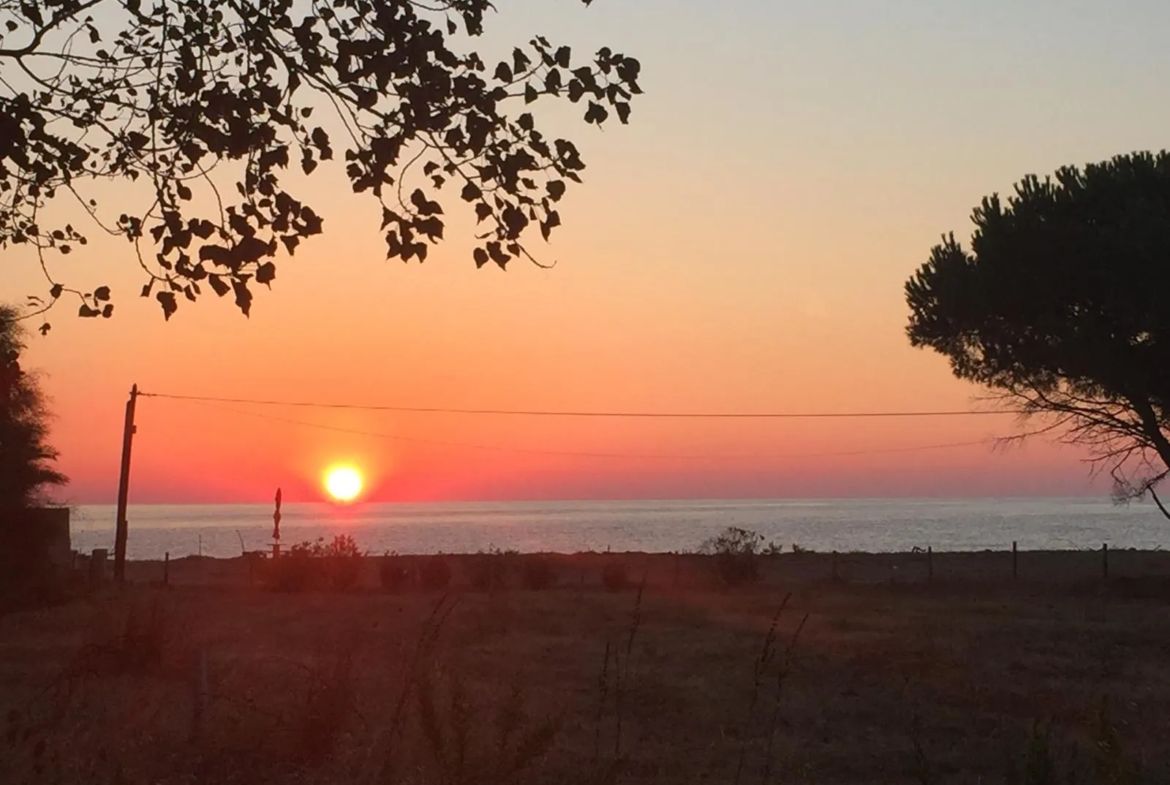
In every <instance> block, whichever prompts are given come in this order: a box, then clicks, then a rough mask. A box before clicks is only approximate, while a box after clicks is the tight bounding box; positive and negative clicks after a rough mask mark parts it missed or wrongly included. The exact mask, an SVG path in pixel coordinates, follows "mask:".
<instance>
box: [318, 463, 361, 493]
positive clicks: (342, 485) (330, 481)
mask: <svg viewBox="0 0 1170 785" xmlns="http://www.w3.org/2000/svg"><path fill="white" fill-rule="evenodd" d="M325 490H327V491H328V492H329V495H330V496H332V497H333V498H334V499H336V500H338V501H342V502H350V501H353V500H354V499H356V498H357V496H358V494H359V493H361V492H362V476H361V474H360V473H358V470H357V469H354V468H352V467H350V466H338V467H335V468H333V469H330V470H329V471H328V472H326V474H325Z"/></svg>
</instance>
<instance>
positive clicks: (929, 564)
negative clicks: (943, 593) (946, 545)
mask: <svg viewBox="0 0 1170 785" xmlns="http://www.w3.org/2000/svg"><path fill="white" fill-rule="evenodd" d="M926 582H927V583H934V547H933V546H930V545H927V546H926Z"/></svg>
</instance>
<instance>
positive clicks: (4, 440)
mask: <svg viewBox="0 0 1170 785" xmlns="http://www.w3.org/2000/svg"><path fill="white" fill-rule="evenodd" d="M22 337H23V336H22V331H21V328H20V322H19V321H18V320H17V311H16V309H15V308H12V307H9V306H0V520H2V521H5V522H7V521H10V520H12V519H13V518H14V517H15V516H17V515H18V514H19V513H20V512H21V511H23V510H26V509H28V508H30V507H34V506H37V505H39V504H42V503H44V501H45V498H44V492H45V491H46V490H47V489H48V488H50V487H52V486H54V485H61V484H63V483H64V482H65V476H64V475H62V474H61V473H60V472H58V471H57V470H56V469H54V468H53V462H54V461H55V460H56V458H57V451H56V450H54V449H53V448H51V447H49V446H48V444H47V442H46V439H47V437H48V411H47V409H46V407H45V400H44V396H43V395H42V394H41V389H40V386H39V385H38V384H37V380H36V377H35V376H33V375H32V374H30V373H28V372H27V371H25V370H23V369H22V368H21V367H20V353H21V351H23V349H24V343H23V341H22Z"/></svg>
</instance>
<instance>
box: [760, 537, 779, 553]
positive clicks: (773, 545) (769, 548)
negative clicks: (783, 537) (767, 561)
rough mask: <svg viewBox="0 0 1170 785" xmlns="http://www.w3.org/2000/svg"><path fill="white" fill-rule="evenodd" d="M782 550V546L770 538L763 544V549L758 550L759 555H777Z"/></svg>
mask: <svg viewBox="0 0 1170 785" xmlns="http://www.w3.org/2000/svg"><path fill="white" fill-rule="evenodd" d="M783 552H784V546H783V545H781V544H780V543H778V542H776V541H775V540H771V541H769V542H768V544H767V545H765V546H764V550H762V551H760V555H761V556H779V555H780V554H781V553H783Z"/></svg>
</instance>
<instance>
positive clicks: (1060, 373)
mask: <svg viewBox="0 0 1170 785" xmlns="http://www.w3.org/2000/svg"><path fill="white" fill-rule="evenodd" d="M973 221H974V223H975V227H976V228H975V232H974V234H973V236H972V238H971V248H970V250H969V251H968V250H966V249H964V248H963V247H962V246H961V245H960V244H959V243H957V242H956V241H955V238H954V235H950V236H948V237H944V239H943V242H942V244H940V245H938V246H936V247H935V248H934V249H933V250H932V251H931V255H930V261H928V262H927V263H926V264H925V265H923V266H922V267H921V268H920V269H919V270H918V272H917V273H916V274H915V275H914V276H913V277H912V278H911V279H910V280H909V282H908V283H907V284H906V298H907V301H908V303H909V305H910V309H911V316H910V322H909V326H908V328H907V332H908V335H909V338H910V342H911V343H912V344H913V345H914V346H927V347H930V348H932V349H934V350H935V351H937V352H939V353H941V354H943V355H945V356H946V357H947V358H948V359H949V360H950V363H951V369H952V370H953V371H954V373H955V375H956V376H958V377H959V378H961V379H966V380H969V381H973V382H976V383H978V384H981V385H984V386H986V387H988V388H990V389H991V390H993V391H995V392H996V393H997V395H998V397H999V398H1000V400H1001V401H1002V402H1004V403H1007V404H1010V405H1011V406H1012V407H1014V408H1015V409H1016V410H1018V411H1019V412H1020V413H1021V414H1023V415H1025V416H1029V415H1046V418H1045V425H1044V427H1043V428H1042V429H1041V430H1043V431H1047V432H1049V433H1052V434H1055V435H1058V436H1059V438H1061V439H1063V440H1066V441H1068V442H1071V443H1076V444H1080V445H1085V446H1087V447H1088V448H1089V450H1090V453H1091V456H1092V459H1093V460H1094V461H1095V462H1096V465H1097V468H1099V469H1101V468H1104V469H1107V470H1109V471H1110V472H1111V473H1112V475H1113V478H1114V480H1115V492H1116V494H1117V495H1118V496H1119V497H1121V498H1135V497H1140V496H1142V495H1144V494H1145V493H1147V492H1149V493H1151V494H1152V495H1153V497H1154V500H1155V501H1156V502H1157V503H1158V505H1159V507H1160V508H1162V504H1161V501H1160V500H1159V499H1158V496H1157V493H1156V492H1155V491H1154V488H1155V486H1156V485H1157V484H1158V483H1159V482H1160V481H1161V480H1163V479H1165V477H1166V476H1167V474H1168V467H1170V440H1168V434H1170V409H1168V407H1170V309H1168V308H1167V307H1166V299H1165V298H1166V292H1167V291H1170V154H1167V153H1166V152H1162V153H1159V154H1157V155H1154V154H1150V153H1137V154H1133V155H1125V156H1118V157H1116V158H1113V159H1112V160H1110V161H1106V162H1103V163H1099V164H1095V165H1089V166H1086V167H1085V168H1084V169H1083V170H1082V169H1079V168H1076V167H1066V168H1063V169H1061V170H1059V171H1058V172H1056V173H1055V174H1054V175H1053V176H1052V177H1048V178H1045V179H1044V180H1040V179H1038V178H1037V177H1034V176H1030V177H1026V178H1025V179H1024V180H1022V181H1021V182H1020V183H1019V184H1018V185H1017V186H1016V187H1015V194H1014V195H1013V196H1011V197H1009V198H1008V200H1007V202H1006V204H1005V203H1004V202H1003V201H1001V200H1000V198H999V197H998V196H991V197H989V198H985V199H984V200H983V202H982V204H981V205H980V206H979V207H977V208H976V209H975V212H974V216H973ZM1162 511H1163V513H1166V510H1165V508H1162ZM1168 517H1170V514H1168Z"/></svg>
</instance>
